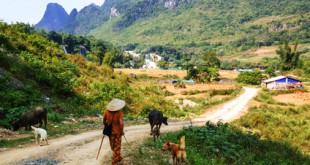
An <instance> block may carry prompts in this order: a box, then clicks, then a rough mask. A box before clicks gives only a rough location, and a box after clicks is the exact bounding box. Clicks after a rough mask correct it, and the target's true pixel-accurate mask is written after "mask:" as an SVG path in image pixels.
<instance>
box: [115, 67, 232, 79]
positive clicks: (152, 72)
mask: <svg viewBox="0 0 310 165" xmlns="http://www.w3.org/2000/svg"><path fill="white" fill-rule="evenodd" d="M114 71H115V72H123V73H126V74H130V73H133V74H135V75H143V74H146V75H148V76H150V77H155V78H162V77H163V76H165V75H166V76H169V75H170V76H172V75H175V76H178V77H179V78H183V77H184V76H186V70H162V69H114ZM219 74H220V77H221V78H228V79H234V78H236V77H237V76H238V72H237V71H234V70H232V71H231V70H220V71H219Z"/></svg>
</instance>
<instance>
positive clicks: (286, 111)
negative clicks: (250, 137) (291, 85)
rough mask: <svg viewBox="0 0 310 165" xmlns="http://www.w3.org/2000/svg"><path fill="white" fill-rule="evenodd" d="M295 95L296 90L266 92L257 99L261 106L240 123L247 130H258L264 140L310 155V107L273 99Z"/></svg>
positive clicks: (253, 108) (256, 107)
mask: <svg viewBox="0 0 310 165" xmlns="http://www.w3.org/2000/svg"><path fill="white" fill-rule="evenodd" d="M292 92H294V90H291V91H269V90H263V91H262V92H260V94H259V95H258V96H256V98H255V100H257V101H259V102H260V103H261V104H260V105H259V106H254V107H251V108H250V109H249V112H248V113H247V114H246V115H245V116H243V117H242V118H241V119H240V120H238V121H237V122H236V123H237V124H239V125H240V126H243V127H247V128H251V129H253V130H258V131H259V132H260V134H261V136H262V138H263V139H268V140H273V141H278V142H282V143H287V144H290V145H293V146H295V147H298V148H299V149H300V150H301V151H302V152H303V153H305V154H307V155H309V154H310V148H309V138H310V137H309V133H308V132H309V131H310V130H309V117H310V116H309V109H310V105H309V104H304V105H292V104H287V103H280V102H277V101H275V100H274V99H272V96H276V95H278V94H285V93H292ZM275 128H276V129H275Z"/></svg>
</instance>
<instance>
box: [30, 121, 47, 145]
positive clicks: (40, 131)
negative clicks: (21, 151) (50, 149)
mask: <svg viewBox="0 0 310 165" xmlns="http://www.w3.org/2000/svg"><path fill="white" fill-rule="evenodd" d="M31 129H33V133H34V136H35V138H36V144H38V142H39V139H38V137H39V136H40V146H42V142H43V141H45V142H46V144H47V145H48V142H47V132H46V131H45V129H42V128H36V127H34V126H31Z"/></svg>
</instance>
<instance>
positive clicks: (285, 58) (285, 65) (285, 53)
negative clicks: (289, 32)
mask: <svg viewBox="0 0 310 165" xmlns="http://www.w3.org/2000/svg"><path fill="white" fill-rule="evenodd" d="M297 46H298V42H297V40H296V43H295V45H294V48H293V50H292V48H291V47H290V46H289V45H288V41H287V40H284V44H283V45H280V46H279V48H278V49H277V50H276V53H277V54H278V55H279V56H280V60H281V62H280V68H281V70H282V71H288V70H291V69H294V68H296V66H297V64H298V61H299V57H300V55H301V54H303V53H304V52H302V51H298V50H297Z"/></svg>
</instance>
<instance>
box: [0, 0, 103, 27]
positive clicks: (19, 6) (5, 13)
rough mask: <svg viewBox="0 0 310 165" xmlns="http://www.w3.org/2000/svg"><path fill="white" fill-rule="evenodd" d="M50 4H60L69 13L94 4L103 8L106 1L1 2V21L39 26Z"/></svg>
mask: <svg viewBox="0 0 310 165" xmlns="http://www.w3.org/2000/svg"><path fill="white" fill-rule="evenodd" d="M48 3H58V4H60V5H61V6H62V7H63V8H65V10H66V11H67V13H70V12H71V10H72V9H74V8H76V9H77V10H78V11H80V10H81V9H82V8H83V7H85V6H87V5H89V4H91V3H94V4H96V5H98V6H101V5H102V4H103V3H104V0H0V20H2V21H4V22H7V23H9V24H10V23H12V22H13V23H15V22H24V23H29V24H31V25H34V24H37V23H38V22H39V21H40V20H41V18H42V17H43V15H44V12H45V9H46V6H47V4H48Z"/></svg>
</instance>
